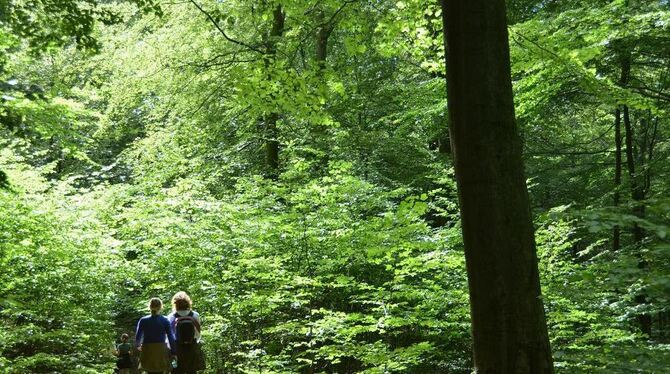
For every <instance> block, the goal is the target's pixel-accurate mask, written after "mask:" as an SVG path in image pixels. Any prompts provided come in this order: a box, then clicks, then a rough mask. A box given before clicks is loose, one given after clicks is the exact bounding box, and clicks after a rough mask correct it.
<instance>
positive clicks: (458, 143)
mask: <svg viewBox="0 0 670 374" xmlns="http://www.w3.org/2000/svg"><path fill="white" fill-rule="evenodd" d="M442 11H443V15H444V26H445V34H446V35H445V47H446V48H447V86H448V99H449V124H450V126H449V131H450V139H451V148H452V151H453V156H454V163H455V170H456V180H457V184H458V192H459V200H460V209H461V220H462V230H463V240H464V244H465V256H466V264H467V272H468V284H469V288H470V305H471V314H472V335H473V343H474V361H475V370H476V371H477V373H533V374H541V373H552V372H553V365H552V358H551V350H550V347H549V339H548V336H547V327H546V322H545V315H544V308H543V305H542V298H541V294H540V282H539V275H538V268H537V256H536V250H535V239H534V233H533V222H532V220H531V214H530V207H529V201H528V192H527V189H526V179H525V176H524V170H523V162H522V158H521V140H520V137H519V134H518V132H517V127H516V121H515V117H514V102H513V98H512V85H511V78H510V60H509V45H508V39H507V37H508V36H507V24H506V19H505V1H504V0H442Z"/></svg>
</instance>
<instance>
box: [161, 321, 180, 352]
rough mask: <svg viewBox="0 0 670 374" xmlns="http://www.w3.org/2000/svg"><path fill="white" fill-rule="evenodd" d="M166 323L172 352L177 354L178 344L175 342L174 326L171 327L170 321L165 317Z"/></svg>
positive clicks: (166, 331)
mask: <svg viewBox="0 0 670 374" xmlns="http://www.w3.org/2000/svg"><path fill="white" fill-rule="evenodd" d="M164 321H165V323H164V326H165V333H166V334H167V338H168V341H169V342H170V352H171V353H172V354H173V355H176V354H177V344H176V343H175V339H174V334H173V333H172V327H170V321H169V320H168V319H167V318H166V319H164Z"/></svg>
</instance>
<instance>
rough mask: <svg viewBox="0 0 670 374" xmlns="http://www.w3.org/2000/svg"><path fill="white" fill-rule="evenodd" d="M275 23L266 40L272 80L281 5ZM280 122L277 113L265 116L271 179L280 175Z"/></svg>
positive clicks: (280, 28) (280, 31)
mask: <svg viewBox="0 0 670 374" xmlns="http://www.w3.org/2000/svg"><path fill="white" fill-rule="evenodd" d="M272 15H273V21H272V30H271V31H270V35H269V37H268V38H267V40H266V53H265V68H266V70H268V75H269V76H270V79H271V74H270V73H269V70H270V69H271V67H272V63H273V62H274V61H275V59H276V58H277V39H279V38H280V37H281V36H282V35H283V34H284V20H285V15H284V11H283V10H282V7H281V5H277V7H276V8H275V9H274V11H273V12H272ZM278 120H279V114H278V113H277V112H272V113H269V114H268V115H266V116H265V118H264V122H265V137H266V140H265V159H266V163H267V167H268V169H269V174H270V177H271V178H273V179H274V178H277V177H278V175H279V132H278V130H277V121H278Z"/></svg>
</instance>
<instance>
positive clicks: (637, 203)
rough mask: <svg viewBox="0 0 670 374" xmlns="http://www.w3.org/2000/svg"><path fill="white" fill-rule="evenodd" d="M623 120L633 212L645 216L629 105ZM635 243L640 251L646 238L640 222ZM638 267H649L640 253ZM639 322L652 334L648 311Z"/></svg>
mask: <svg viewBox="0 0 670 374" xmlns="http://www.w3.org/2000/svg"><path fill="white" fill-rule="evenodd" d="M623 122H624V129H625V131H626V165H627V167H628V179H629V181H630V191H631V197H632V199H633V204H634V206H633V214H634V215H635V216H637V217H640V218H644V215H645V212H644V205H643V203H644V198H645V192H644V184H643V183H640V178H639V177H638V175H637V174H636V171H635V152H634V149H633V137H634V135H635V134H634V133H633V126H632V123H631V120H630V114H629V110H628V107H626V106H624V112H623ZM632 231H633V243H634V244H635V246H636V247H637V250H638V252H639V251H640V249H641V246H642V243H643V240H644V230H642V227H640V225H639V224H637V223H635V224H634V225H633V230H632ZM638 256H639V260H638V268H639V269H645V268H646V267H647V262H646V261H645V260H644V259H643V258H642V256H641V254H639V255H638ZM635 302H636V303H637V304H639V305H644V304H647V295H646V292H644V291H642V292H640V293H639V294H638V295H636V296H635ZM637 321H638V324H639V325H640V331H641V332H642V333H643V334H646V335H647V336H651V323H652V320H651V315H650V314H648V313H642V314H640V315H638V316H637Z"/></svg>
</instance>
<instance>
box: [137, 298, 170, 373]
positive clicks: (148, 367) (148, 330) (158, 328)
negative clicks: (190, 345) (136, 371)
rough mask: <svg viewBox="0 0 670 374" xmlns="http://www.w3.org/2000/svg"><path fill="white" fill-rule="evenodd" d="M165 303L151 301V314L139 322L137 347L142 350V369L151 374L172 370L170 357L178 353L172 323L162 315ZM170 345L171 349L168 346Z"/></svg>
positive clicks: (157, 299) (155, 300) (156, 300)
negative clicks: (167, 343)
mask: <svg viewBox="0 0 670 374" xmlns="http://www.w3.org/2000/svg"><path fill="white" fill-rule="evenodd" d="M162 310H163V302H162V301H161V299H159V298H157V297H154V298H153V299H151V300H150V301H149V311H150V312H151V314H149V315H148V316H145V317H142V318H141V319H140V320H139V321H138V322H137V332H136V334H135V345H137V349H139V350H140V368H141V369H142V370H144V371H146V372H147V373H149V374H162V373H164V372H168V371H170V369H171V367H170V366H171V365H170V355H174V354H175V353H176V348H177V347H176V345H175V341H174V334H173V333H172V329H171V328H170V321H168V319H167V318H165V317H164V316H162V315H161V311H162ZM166 341H167V342H169V343H170V347H169V349H168V346H167V345H166Z"/></svg>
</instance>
